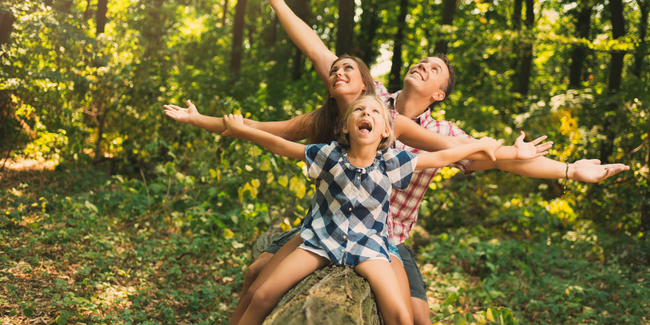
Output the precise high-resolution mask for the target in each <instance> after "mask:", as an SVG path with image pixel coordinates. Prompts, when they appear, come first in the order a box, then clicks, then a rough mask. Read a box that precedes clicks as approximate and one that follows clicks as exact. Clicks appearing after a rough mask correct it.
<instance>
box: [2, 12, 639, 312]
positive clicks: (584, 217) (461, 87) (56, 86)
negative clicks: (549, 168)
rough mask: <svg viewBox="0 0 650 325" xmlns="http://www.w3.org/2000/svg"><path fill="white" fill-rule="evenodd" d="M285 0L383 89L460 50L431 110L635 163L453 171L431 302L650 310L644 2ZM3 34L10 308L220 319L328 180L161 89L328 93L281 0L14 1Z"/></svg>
mask: <svg viewBox="0 0 650 325" xmlns="http://www.w3.org/2000/svg"><path fill="white" fill-rule="evenodd" d="M288 4H289V5H290V6H291V7H292V8H293V10H294V11H295V12H296V13H297V14H298V16H299V17H301V18H302V19H303V20H305V21H306V22H308V24H309V25H311V26H313V28H314V30H315V32H316V33H317V34H318V35H319V36H320V37H321V38H322V39H323V41H324V42H325V44H326V45H327V46H328V47H329V48H330V49H332V50H333V51H334V52H335V53H349V54H353V55H357V56H360V57H361V58H363V60H364V61H365V62H367V63H368V64H369V65H370V66H373V67H374V69H373V71H374V73H375V77H376V78H377V79H378V80H381V81H383V82H384V83H385V84H386V85H387V86H388V88H389V90H391V91H395V90H398V89H400V88H401V80H402V79H403V76H404V73H405V72H406V71H407V69H408V67H409V66H410V65H411V64H413V63H415V62H417V61H418V60H419V59H420V58H421V57H424V56H427V55H431V54H433V53H436V52H443V53H447V55H448V56H449V57H450V59H451V61H452V64H453V66H454V68H455V69H456V73H457V79H456V90H455V91H454V93H453V94H452V95H451V96H450V98H449V99H448V100H447V101H445V102H444V103H443V104H442V105H439V106H437V107H436V109H434V112H433V116H434V117H435V118H437V119H446V120H450V121H453V122H454V123H455V124H457V125H458V126H459V127H461V128H462V129H464V130H465V131H467V132H468V133H470V134H471V135H472V136H475V137H482V136H492V137H497V138H502V139H505V142H506V143H512V142H513V141H514V138H515V137H516V135H517V133H518V130H524V131H526V132H527V134H528V138H529V139H532V138H536V137H538V136H541V135H544V134H546V135H548V136H549V140H552V141H554V142H555V145H554V147H553V149H552V150H551V151H550V154H549V157H550V158H553V159H556V160H559V161H562V162H573V161H575V160H577V159H579V158H597V159H600V160H601V161H602V162H603V163H607V162H622V163H625V164H628V165H629V166H630V167H631V169H630V171H627V172H623V173H620V174H618V175H616V176H614V177H611V178H609V179H607V180H605V181H603V182H600V183H598V184H585V183H578V182H574V181H568V182H565V181H559V180H540V179H528V178H524V177H519V176H516V175H512V174H507V173H504V172H500V171H488V172H479V173H475V174H474V175H472V176H463V175H456V172H457V171H456V170H453V169H444V170H443V171H442V172H441V173H440V174H439V175H438V176H436V178H435V179H434V182H432V183H431V185H430V188H431V189H430V190H429V191H428V193H427V194H426V196H425V198H424V200H423V203H422V208H421V212H420V214H421V215H420V223H419V227H418V228H417V231H416V233H415V234H414V236H413V237H414V239H413V240H410V242H409V244H410V245H411V246H412V247H414V248H415V249H416V250H417V251H418V261H419V263H420V266H421V269H422V271H423V274H424V277H425V281H426V282H427V284H428V285H429V289H428V296H429V305H430V307H431V317H432V319H433V320H434V321H440V322H441V323H444V324H448V323H453V324H465V323H476V324H484V323H499V324H504V323H508V324H511V323H517V322H519V323H522V324H578V323H591V324H650V318H649V317H650V307H649V306H650V290H648V283H649V282H650V248H649V247H650V245H649V238H648V237H649V234H648V231H649V230H650V208H649V206H650V185H649V184H648V172H649V163H650V139H648V130H649V129H650V124H649V118H650V111H649V110H650V108H649V107H650V105H649V104H650V92H649V91H648V90H649V86H650V85H649V79H650V62H649V61H650V59H649V58H648V56H649V52H648V39H649V37H648V35H647V34H648V33H647V29H648V13H649V11H650V2H649V1H647V0H607V1H605V0H544V1H541V0H471V1H470V0H424V1H419V2H415V1H409V0H386V1H379V0H360V1H356V2H355V1H351V0H340V1H337V2H327V1H321V0H310V1H300V0H288ZM0 44H1V46H2V48H1V52H0V60H1V61H0V66H1V68H2V71H1V74H0V75H1V79H0V155H1V156H0V159H3V160H2V161H1V163H2V164H1V165H0V184H2V185H1V187H0V245H1V246H2V250H0V322H4V323H5V324H32V323H57V324H65V323H69V322H82V323H107V324H108V323H111V324H112V323H115V324H122V323H143V322H144V323H197V324H198V323H201V324H204V323H205V324H212V323H217V324H219V323H225V322H226V321H227V319H228V317H229V315H230V313H231V312H232V310H233V309H234V306H235V305H236V302H237V299H238V294H239V290H240V289H241V286H242V283H243V278H244V274H245V271H246V268H247V265H248V264H249V263H250V258H251V256H250V247H251V243H252V241H254V239H255V238H257V236H258V235H259V234H261V233H263V232H264V231H266V230H267V229H269V227H274V226H275V227H277V226H279V227H281V228H282V229H284V230H287V229H289V228H291V227H295V226H296V225H297V223H298V222H299V220H300V218H302V217H303V216H304V215H305V212H306V210H305V209H306V207H307V206H308V202H309V200H310V198H311V195H312V194H313V191H314V187H313V185H312V184H311V183H310V182H309V181H308V180H307V178H306V177H305V174H304V169H303V168H304V164H302V163H300V162H296V161H292V160H289V159H284V158H281V157H278V156H274V155H273V154H271V153H270V152H268V151H266V150H263V149H261V148H260V147H257V146H255V145H253V144H250V143H246V142H242V141H239V140H233V139H230V138H222V137H220V136H219V135H217V134H214V133H210V132H208V131H204V130H201V129H198V128H194V127H191V126H189V125H183V124H179V123H176V122H174V121H172V120H171V119H169V118H167V117H166V116H164V114H163V113H162V105H163V104H166V103H173V104H177V105H180V106H185V104H184V103H185V101H186V100H187V99H192V101H193V102H194V103H195V104H196V105H197V107H198V109H199V111H200V112H202V113H203V114H207V115H212V116H222V115H224V114H228V113H232V112H241V113H244V114H245V115H246V116H248V117H249V118H252V119H256V120H261V121H269V120H283V119H288V118H291V117H294V116H297V115H299V114H302V113H306V112H309V111H311V110H313V109H315V108H317V107H319V105H320V104H321V103H322V102H323V100H324V96H325V94H326V92H325V89H324V87H323V85H322V84H321V82H320V80H319V78H318V77H317V75H316V73H315V72H314V70H313V68H312V66H311V64H310V62H308V60H306V59H305V57H304V56H303V55H301V53H300V52H299V51H298V50H297V49H296V47H295V46H294V45H293V44H292V42H291V41H290V39H288V37H287V35H286V33H285V32H284V30H283V29H282V27H281V26H279V23H278V19H277V17H276V16H275V14H274V12H273V11H272V9H271V8H270V6H269V5H268V3H267V2H265V1H262V0H239V1H237V2H236V3H235V2H234V1H228V0H179V1H165V0H110V1H108V0H44V1H36V0H5V1H3V2H2V3H1V4H0ZM394 54H396V55H394ZM382 62H383V63H382ZM388 66H390V70H388V69H387V67H388ZM382 69H383V70H382ZM29 160H36V161H41V163H40V165H41V166H56V167H52V168H41V169H28V168H27V169H25V168H23V169H20V168H16V166H19V165H20V164H21V162H26V161H29ZM45 162H48V163H45ZM565 186H566V193H563V192H564V188H565Z"/></svg>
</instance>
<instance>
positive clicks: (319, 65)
mask: <svg viewBox="0 0 650 325" xmlns="http://www.w3.org/2000/svg"><path fill="white" fill-rule="evenodd" d="M269 3H270V4H271V7H273V10H275V14H276V15H277V16H278V19H279V20H280V23H281V24H282V27H284V30H285V31H287V34H288V35H289V37H291V40H292V41H293V43H294V44H296V46H297V47H298V48H299V49H300V51H302V53H304V54H305V55H306V56H307V57H308V58H309V60H310V61H311V62H312V63H313V64H314V68H315V70H316V73H318V76H319V77H320V79H321V80H322V81H323V83H324V84H326V85H327V77H328V76H329V71H330V66H331V65H332V62H334V61H335V60H336V59H337V56H336V55H335V54H334V53H332V52H331V51H330V50H329V49H328V48H327V47H326V46H325V44H324V43H323V41H322V40H321V39H320V37H318V35H316V33H315V32H314V31H313V30H312V29H311V27H309V26H307V24H306V23H305V22H304V21H302V19H300V18H299V17H298V16H296V14H295V13H293V11H291V8H289V6H287V4H286V3H285V2H284V0H269Z"/></svg>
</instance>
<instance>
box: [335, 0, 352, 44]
mask: <svg viewBox="0 0 650 325" xmlns="http://www.w3.org/2000/svg"><path fill="white" fill-rule="evenodd" d="M353 41H354V0H339V21H338V28H337V30H336V55H342V54H351V53H352V46H353Z"/></svg>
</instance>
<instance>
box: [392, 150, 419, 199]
mask: <svg viewBox="0 0 650 325" xmlns="http://www.w3.org/2000/svg"><path fill="white" fill-rule="evenodd" d="M383 158H384V162H385V163H386V174H387V175H388V178H389V179H390V182H391V184H392V186H393V188H396V189H398V190H403V189H405V188H407V187H408V185H409V183H410V182H411V176H412V175H413V171H415V166H416V165H417V161H418V155H417V154H415V153H412V152H408V151H405V150H398V149H392V148H388V149H387V150H386V151H385V152H384V154H383Z"/></svg>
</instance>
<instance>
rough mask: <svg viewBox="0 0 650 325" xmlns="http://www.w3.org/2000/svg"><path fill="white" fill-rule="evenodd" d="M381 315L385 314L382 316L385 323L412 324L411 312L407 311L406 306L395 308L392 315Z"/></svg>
mask: <svg viewBox="0 0 650 325" xmlns="http://www.w3.org/2000/svg"><path fill="white" fill-rule="evenodd" d="M382 316H387V317H384V322H385V323H386V324H399V325H412V324H413V318H412V317H411V314H410V313H409V312H408V310H407V309H406V307H404V308H398V309H397V310H395V313H394V314H392V315H382Z"/></svg>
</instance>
